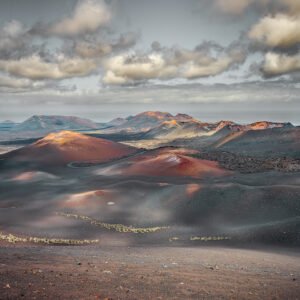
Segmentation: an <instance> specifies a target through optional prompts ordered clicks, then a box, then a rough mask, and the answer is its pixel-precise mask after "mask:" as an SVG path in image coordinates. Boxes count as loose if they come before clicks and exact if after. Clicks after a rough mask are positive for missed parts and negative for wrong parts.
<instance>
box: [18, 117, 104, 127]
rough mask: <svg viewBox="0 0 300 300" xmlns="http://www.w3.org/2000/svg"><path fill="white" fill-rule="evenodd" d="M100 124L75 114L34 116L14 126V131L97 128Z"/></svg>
mask: <svg viewBox="0 0 300 300" xmlns="http://www.w3.org/2000/svg"><path fill="white" fill-rule="evenodd" d="M98 127H99V126H98V124H96V123H95V122H92V121H90V120H88V119H82V118H78V117H73V116H46V115H40V116H37V115H36V116H32V117H30V118H29V119H27V120H25V121H24V122H22V123H21V124H19V125H17V126H15V127H14V131H39V130H40V131H57V130H70V129H71V130H72V129H73V130H74V129H96V128H98Z"/></svg>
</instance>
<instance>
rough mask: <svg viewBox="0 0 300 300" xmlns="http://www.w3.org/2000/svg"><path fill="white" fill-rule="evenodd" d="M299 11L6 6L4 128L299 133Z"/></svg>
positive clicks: (130, 3)
mask: <svg viewBox="0 0 300 300" xmlns="http://www.w3.org/2000/svg"><path fill="white" fill-rule="evenodd" d="M299 46H300V1H299V0H164V1H158V0H152V1H148V0H107V1H104V0H79V1H77V0H51V1H50V0H49V1H46V0H22V1H20V0H0V120H5V119H11V120H16V121H22V120H24V119H25V118H27V117H29V116H31V115H34V114H60V115H77V116H81V117H86V118H91V119H93V120H96V121H107V120H110V119H112V118H114V117H117V116H127V115H130V114H135V113H138V112H141V111H145V110H163V111H169V112H171V113H178V112H181V113H189V114H192V115H193V116H195V117H197V118H199V119H200V120H203V121H217V120H220V119H232V120H234V121H238V122H251V121H255V120H266V119H267V120H274V121H291V122H293V123H295V124H300V114H299V111H300V97H299V96H300V83H299V81H300V50H299V49H300V47H299Z"/></svg>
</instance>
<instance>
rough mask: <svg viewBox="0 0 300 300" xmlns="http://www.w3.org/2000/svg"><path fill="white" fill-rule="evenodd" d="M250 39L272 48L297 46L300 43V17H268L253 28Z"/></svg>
mask: <svg viewBox="0 0 300 300" xmlns="http://www.w3.org/2000/svg"><path fill="white" fill-rule="evenodd" d="M249 37H250V38H251V39H253V40H255V41H258V42H261V43H263V44H265V45H267V46H270V47H286V48H287V47H291V46H293V45H296V44H297V43H300V16H289V15H285V14H276V15H274V16H266V17H264V18H263V19H261V20H260V21H259V22H258V23H257V24H255V25H254V26H253V27H252V29H251V30H250V32H249Z"/></svg>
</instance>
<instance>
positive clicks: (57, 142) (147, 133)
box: [0, 111, 300, 299]
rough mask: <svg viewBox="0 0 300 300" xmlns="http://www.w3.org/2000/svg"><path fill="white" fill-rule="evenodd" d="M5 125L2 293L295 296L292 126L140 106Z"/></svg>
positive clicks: (295, 131) (295, 142)
mask: <svg viewBox="0 0 300 300" xmlns="http://www.w3.org/2000/svg"><path fill="white" fill-rule="evenodd" d="M0 130H1V131H0V150H1V155H0V170H1V173H0V179H1V180H0V266H1V268H0V299H19V298H20V299H21V298H22V299H298V297H299V295H300V285H299V280H300V259H299V252H298V250H299V246H300V202H299V199H300V127H297V126H294V125H293V124H291V123H275V122H267V121H259V122H256V123H252V124H237V123H235V122H233V121H220V122H216V123H208V122H204V121H200V120H197V119H195V118H193V117H191V116H189V115H185V114H177V115H172V114H169V113H165V112H152V111H148V112H143V113H140V114H138V115H135V116H129V117H126V118H118V119H115V120H112V121H110V122H108V123H96V122H93V121H90V120H86V119H81V118H78V117H66V116H33V117H31V118H29V119H28V120H26V121H24V122H23V123H18V124H17V123H13V122H12V123H10V125H9V126H7V123H6V125H5V126H4V125H1V124H0Z"/></svg>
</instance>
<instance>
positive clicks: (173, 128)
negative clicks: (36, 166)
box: [0, 111, 294, 140]
mask: <svg viewBox="0 0 300 300" xmlns="http://www.w3.org/2000/svg"><path fill="white" fill-rule="evenodd" d="M293 127H294V126H293V125H292V124H291V123H276V122H268V121H260V122H255V123H251V124H237V123H235V122H232V121H220V122H216V123H207V122H201V121H199V120H197V119H195V118H193V117H191V116H189V115H186V114H177V115H172V114H170V113H167V112H159V111H147V112H143V113H140V114H137V115H135V116H129V117H127V118H116V119H114V120H111V121H110V122H107V123H96V122H93V121H91V120H88V119H83V118H79V117H73V116H47V115H35V116H32V117H30V118H29V119H27V120H25V121H24V122H22V123H20V124H16V123H13V122H11V121H5V122H2V123H0V129H1V134H0V139H1V140H10V139H20V138H24V136H25V133H26V137H27V138H38V137H42V136H45V135H46V134H48V133H50V132H58V131H61V130H73V131H87V132H88V131H90V132H93V133H94V134H95V133H96V134H99V135H104V137H106V136H107V135H122V136H124V140H126V139H127V140H128V139H129V140H130V139H131V138H130V135H134V134H139V139H146V140H147V139H148V140H149V139H158V140H163V139H164V140H175V139H180V138H194V137H201V136H204V137H205V136H206V137H211V136H214V138H216V137H217V136H219V138H220V137H224V136H226V135H227V134H229V133H232V132H244V131H250V130H264V129H273V128H293ZM216 133H218V135H216Z"/></svg>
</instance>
